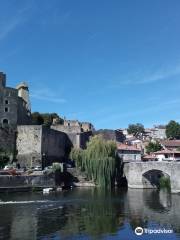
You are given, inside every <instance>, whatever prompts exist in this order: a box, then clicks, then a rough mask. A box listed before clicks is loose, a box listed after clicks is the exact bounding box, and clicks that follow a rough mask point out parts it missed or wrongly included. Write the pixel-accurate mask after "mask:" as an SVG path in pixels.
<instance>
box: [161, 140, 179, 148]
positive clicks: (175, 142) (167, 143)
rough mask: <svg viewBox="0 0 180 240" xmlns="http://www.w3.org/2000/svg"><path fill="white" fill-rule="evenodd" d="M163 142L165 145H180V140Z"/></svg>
mask: <svg viewBox="0 0 180 240" xmlns="http://www.w3.org/2000/svg"><path fill="white" fill-rule="evenodd" d="M161 144H162V145H164V146H165V147H180V140H165V141H161Z"/></svg>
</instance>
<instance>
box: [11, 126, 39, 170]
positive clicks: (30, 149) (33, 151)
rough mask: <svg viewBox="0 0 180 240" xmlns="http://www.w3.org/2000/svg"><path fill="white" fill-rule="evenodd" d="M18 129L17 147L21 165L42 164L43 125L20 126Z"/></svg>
mask: <svg viewBox="0 0 180 240" xmlns="http://www.w3.org/2000/svg"><path fill="white" fill-rule="evenodd" d="M17 131H18V134H17V140H16V147H17V151H18V156H17V158H18V162H19V163H20V165H21V166H28V167H32V166H35V165H41V159H42V156H41V145H42V126H40V125H37V126H32V125H29V126H28V125H24V126H18V128H17Z"/></svg>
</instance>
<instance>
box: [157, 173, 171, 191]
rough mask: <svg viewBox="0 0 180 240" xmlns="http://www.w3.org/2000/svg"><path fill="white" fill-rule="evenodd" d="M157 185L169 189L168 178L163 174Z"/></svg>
mask: <svg viewBox="0 0 180 240" xmlns="http://www.w3.org/2000/svg"><path fill="white" fill-rule="evenodd" d="M159 187H160V188H167V189H170V188H171V182H170V178H169V177H165V176H163V177H161V178H160V180H159Z"/></svg>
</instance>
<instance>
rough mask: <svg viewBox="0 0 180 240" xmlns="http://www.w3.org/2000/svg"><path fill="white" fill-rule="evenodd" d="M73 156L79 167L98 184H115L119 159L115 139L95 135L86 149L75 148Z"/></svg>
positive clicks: (109, 185)
mask: <svg viewBox="0 0 180 240" xmlns="http://www.w3.org/2000/svg"><path fill="white" fill-rule="evenodd" d="M71 158H72V159H73V160H75V162H76V166H77V167H80V169H81V170H82V171H85V172H86V174H87V176H88V179H90V180H93V181H94V182H95V183H96V184H97V185H100V186H107V187H111V186H113V185H114V181H115V172H116V164H117V161H118V158H117V156H116V143H115V142H114V141H105V140H104V139H103V138H102V137H101V136H94V137H92V138H91V140H90V141H89V142H88V143H87V148H86V149H85V150H80V149H73V150H72V151H71Z"/></svg>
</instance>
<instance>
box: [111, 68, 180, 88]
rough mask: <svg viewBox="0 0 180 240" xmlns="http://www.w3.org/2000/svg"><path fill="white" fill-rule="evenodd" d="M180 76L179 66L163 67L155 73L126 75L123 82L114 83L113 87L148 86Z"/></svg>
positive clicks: (140, 72) (139, 72)
mask: <svg viewBox="0 0 180 240" xmlns="http://www.w3.org/2000/svg"><path fill="white" fill-rule="evenodd" d="M179 74H180V64H177V65H176V66H174V67H163V68H160V69H158V70H155V71H151V72H147V71H145V73H144V72H143V71H138V72H137V73H134V74H128V75H127V76H125V77H124V79H125V80H122V81H119V82H117V83H115V84H114V85H113V86H114V87H115V86H118V85H130V84H134V85H138V84H139V85H140V84H149V83H153V82H158V81H161V80H165V79H167V78H169V77H173V76H176V75H179Z"/></svg>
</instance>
